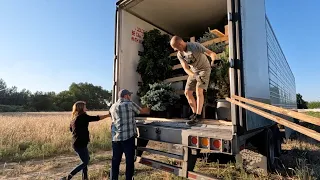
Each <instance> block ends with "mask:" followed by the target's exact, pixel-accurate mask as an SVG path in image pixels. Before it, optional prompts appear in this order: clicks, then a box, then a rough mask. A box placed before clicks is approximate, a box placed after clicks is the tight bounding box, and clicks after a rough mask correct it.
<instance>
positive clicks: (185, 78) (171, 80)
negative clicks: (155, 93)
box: [163, 75, 189, 83]
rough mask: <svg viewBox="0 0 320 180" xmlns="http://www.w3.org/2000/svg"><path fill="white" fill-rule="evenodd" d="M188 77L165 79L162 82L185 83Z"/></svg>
mask: <svg viewBox="0 0 320 180" xmlns="http://www.w3.org/2000/svg"><path fill="white" fill-rule="evenodd" d="M188 77H189V76H188V75H186V76H179V77H174V78H169V79H165V80H164V81H163V82H165V83H172V82H178V81H186V80H187V79H188Z"/></svg>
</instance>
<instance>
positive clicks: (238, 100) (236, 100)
mask: <svg viewBox="0 0 320 180" xmlns="http://www.w3.org/2000/svg"><path fill="white" fill-rule="evenodd" d="M226 100H227V101H229V102H230V103H232V104H235V105H238V106H240V107H242V108H244V109H246V110H249V111H251V112H253V113H256V114H258V115H260V116H263V117H265V118H268V119H270V120H272V121H275V122H277V123H279V124H281V125H283V126H286V127H288V128H291V129H293V130H295V131H298V132H300V133H302V134H304V135H306V136H308V137H311V138H313V139H316V140H318V141H320V133H319V132H317V131H314V130H312V129H309V128H306V127H304V126H301V125H298V124H296V123H293V122H291V121H288V120H286V119H283V118H280V117H278V116H275V115H273V114H270V113H267V112H265V111H263V110H260V109H257V108H255V107H253V106H256V107H259V108H262V109H266V110H270V111H273V112H275V113H279V114H282V115H285V116H289V117H292V118H296V119H299V120H302V121H304V122H308V123H311V124H314V125H317V126H319V125H320V118H316V117H312V116H309V115H306V114H302V113H299V112H295V111H292V110H288V109H284V108H280V107H277V106H272V105H270V104H265V103H261V102H258V101H254V100H250V99H246V98H243V97H240V96H236V95H233V96H232V97H231V99H230V98H226ZM245 103H246V104H245ZM248 104H250V105H251V106H250V105H248ZM252 105H253V106H252Z"/></svg>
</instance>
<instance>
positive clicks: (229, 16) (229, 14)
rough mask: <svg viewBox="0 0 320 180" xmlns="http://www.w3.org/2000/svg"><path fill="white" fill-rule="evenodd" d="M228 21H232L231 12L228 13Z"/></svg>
mask: <svg viewBox="0 0 320 180" xmlns="http://www.w3.org/2000/svg"><path fill="white" fill-rule="evenodd" d="M228 21H232V13H231V12H229V13H228Z"/></svg>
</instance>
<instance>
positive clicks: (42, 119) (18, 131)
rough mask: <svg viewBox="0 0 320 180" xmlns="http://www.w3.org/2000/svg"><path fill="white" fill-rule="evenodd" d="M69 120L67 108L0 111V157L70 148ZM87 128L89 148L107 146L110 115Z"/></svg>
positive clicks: (29, 155)
mask: <svg viewBox="0 0 320 180" xmlns="http://www.w3.org/2000/svg"><path fill="white" fill-rule="evenodd" d="M105 113H106V112H88V114H89V115H97V114H105ZM69 123H70V112H52V113H51V112H48V113H2V114H0V137H1V139H0V159H1V160H5V159H7V160H23V159H30V158H39V157H46V156H52V155H55V154H57V153H67V152H71V151H72V147H71V140H72V136H71V132H70V131H69ZM89 131H90V138H91V143H90V145H89V148H90V150H98V149H104V150H110V147H111V141H110V119H105V120H102V121H99V122H92V123H90V125H89Z"/></svg>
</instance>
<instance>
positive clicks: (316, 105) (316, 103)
mask: <svg viewBox="0 0 320 180" xmlns="http://www.w3.org/2000/svg"><path fill="white" fill-rule="evenodd" d="M308 108H309V109H316V108H320V101H311V102H308Z"/></svg>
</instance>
